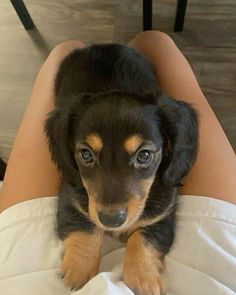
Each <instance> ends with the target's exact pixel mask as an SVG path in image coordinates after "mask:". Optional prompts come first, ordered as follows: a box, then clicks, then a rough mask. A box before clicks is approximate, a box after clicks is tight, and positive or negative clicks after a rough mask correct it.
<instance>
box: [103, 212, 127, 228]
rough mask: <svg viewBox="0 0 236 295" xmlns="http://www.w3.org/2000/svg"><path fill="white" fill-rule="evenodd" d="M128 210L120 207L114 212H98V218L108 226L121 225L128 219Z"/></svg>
mask: <svg viewBox="0 0 236 295" xmlns="http://www.w3.org/2000/svg"><path fill="white" fill-rule="evenodd" d="M126 216H127V211H126V209H123V208H122V209H119V210H118V211H115V212H112V213H109V214H107V213H104V212H102V211H100V212H98V218H99V220H100V222H101V223H102V224H103V225H105V226H107V227H119V226H121V225H122V224H123V223H125V221H126Z"/></svg>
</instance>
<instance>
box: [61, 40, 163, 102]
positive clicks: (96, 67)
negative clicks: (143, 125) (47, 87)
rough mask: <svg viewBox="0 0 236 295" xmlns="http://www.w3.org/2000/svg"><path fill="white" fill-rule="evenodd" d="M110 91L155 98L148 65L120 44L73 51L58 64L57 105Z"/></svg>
mask: <svg viewBox="0 0 236 295" xmlns="http://www.w3.org/2000/svg"><path fill="white" fill-rule="evenodd" d="M111 89H117V90H121V91H128V92H129V91H130V92H133V93H137V94H141V95H147V94H150V95H151V94H154V93H155V92H156V90H157V85H156V80H155V75H154V72H153V69H152V66H151V64H150V63H149V62H148V61H147V60H146V59H145V58H144V57H142V56H141V55H140V54H139V53H138V52H137V51H136V50H135V49H133V48H129V47H127V46H123V45H119V44H100V45H93V46H90V47H86V48H83V49H76V50H75V51H73V52H72V53H71V54H70V55H68V56H67V57H66V58H65V59H64V60H63V62H62V63H61V66H60V68H59V71H58V74H57V77H56V83H55V94H56V97H57V99H58V100H59V101H60V99H61V98H65V97H69V96H71V95H78V94H81V93H99V92H104V91H108V90H111Z"/></svg>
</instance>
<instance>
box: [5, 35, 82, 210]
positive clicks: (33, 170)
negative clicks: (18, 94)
mask: <svg viewBox="0 0 236 295" xmlns="http://www.w3.org/2000/svg"><path fill="white" fill-rule="evenodd" d="M82 47H84V44H83V43H81V42H79V41H66V42H63V43H61V44H59V45H58V46H56V47H55V48H54V49H53V50H52V52H51V53H50V55H49V57H48V58H47V60H46V61H45V63H44V64H43V66H42V67H41V69H40V71H39V74H38V76H37V79H36V81H35V84H34V87H33V92H32V96H31V98H30V100H29V104H28V106H27V109H26V111H25V114H24V117H23V120H22V122H21V125H20V128H19V130H18V133H17V137H16V140H15V143H14V145H13V148H12V151H11V155H10V158H9V161H8V165H7V170H6V173H5V177H4V183H3V187H2V191H1V192H0V212H2V211H3V210H4V209H6V208H8V207H10V206H12V205H14V204H16V203H19V202H21V201H25V200H29V199H34V198H38V197H44V196H50V195H56V194H57V193H58V190H59V186H60V175H59V173H58V171H57V169H56V166H55V164H54V163H53V162H52V160H51V156H50V153H49V149H48V145H47V140H46V136H45V134H44V131H43V129H44V121H45V119H46V118H47V114H48V113H49V112H50V111H51V110H53V108H54V94H53V87H54V78H55V74H56V72H57V69H58V65H59V63H60V61H61V60H62V59H63V57H64V56H66V55H67V54H69V53H70V52H71V51H72V50H73V49H75V48H82Z"/></svg>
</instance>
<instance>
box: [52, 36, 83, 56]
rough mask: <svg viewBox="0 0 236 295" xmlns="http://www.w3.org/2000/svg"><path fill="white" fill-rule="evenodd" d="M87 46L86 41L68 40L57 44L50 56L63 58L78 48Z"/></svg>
mask: <svg viewBox="0 0 236 295" xmlns="http://www.w3.org/2000/svg"><path fill="white" fill-rule="evenodd" d="M83 47H85V45H84V43H82V42H81V41H79V40H66V41H63V42H61V43H59V44H58V45H56V46H55V47H54V48H53V49H52V51H51V52H50V55H49V57H50V58H52V57H53V58H56V59H61V58H62V57H64V56H66V55H67V54H69V53H70V52H71V51H73V50H74V49H76V48H83Z"/></svg>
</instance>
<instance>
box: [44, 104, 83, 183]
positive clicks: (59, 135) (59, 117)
mask: <svg viewBox="0 0 236 295" xmlns="http://www.w3.org/2000/svg"><path fill="white" fill-rule="evenodd" d="M72 121H73V114H72V113H71V112H70V111H69V108H67V109H58V108H55V109H54V110H53V111H52V112H50V113H49V115H48V118H47V120H46V122H45V126H44V130H45V132H46V136H47V139H48V144H49V150H50V152H51V156H52V160H53V161H54V162H55V163H56V165H57V168H58V170H59V171H60V172H61V173H62V175H63V177H64V178H65V179H66V180H67V181H68V182H69V183H71V184H73V183H74V184H76V183H77V182H78V180H79V178H80V174H79V170H78V167H77V164H76V162H75V160H74V156H73V151H74V147H73V142H74V139H73V132H72V130H71V125H72Z"/></svg>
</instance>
